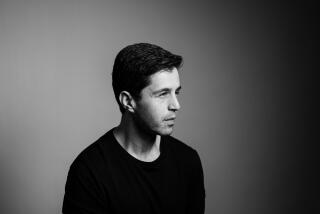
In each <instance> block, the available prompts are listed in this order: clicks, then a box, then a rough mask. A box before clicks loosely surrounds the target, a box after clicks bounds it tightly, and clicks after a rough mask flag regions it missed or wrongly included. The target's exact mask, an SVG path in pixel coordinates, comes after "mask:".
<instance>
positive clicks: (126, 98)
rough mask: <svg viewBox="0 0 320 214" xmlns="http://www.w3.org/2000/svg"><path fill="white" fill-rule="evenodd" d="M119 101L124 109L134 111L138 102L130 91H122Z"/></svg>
mask: <svg viewBox="0 0 320 214" xmlns="http://www.w3.org/2000/svg"><path fill="white" fill-rule="evenodd" d="M119 101H120V103H121V105H122V107H123V108H124V109H126V110H128V111H129V112H131V113H134V110H135V107H136V103H135V101H134V99H133V97H132V96H131V94H130V93H129V92H127V91H121V92H120V94H119Z"/></svg>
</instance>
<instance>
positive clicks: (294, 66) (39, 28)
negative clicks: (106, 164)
mask: <svg viewBox="0 0 320 214" xmlns="http://www.w3.org/2000/svg"><path fill="white" fill-rule="evenodd" d="M222 2H223V3H222ZM305 9H306V8H305V4H304V5H302V4H294V3H291V5H286V4H281V3H275V2H273V3H270V2H269V3H263V2H259V3H257V2H256V1H252V2H249V1H245V2H244V1H235V0H234V1H220V2H218V1H193V2H191V1H169V0H162V1H147V0H146V1H103V0H100V1H98V0H91V1H84V0H80V1H75V0H74V1H73V0H57V1H40V0H28V1H16V0H1V1H0V72H1V73H0V102H1V103H0V170H1V171H0V173H1V174H0V175H1V176H0V213H4V214H5V213H8V214H20V213H21V214H24V213H30V214H38V213H39V214H40V213H48V214H51V213H52V214H54V213H60V212H61V206H62V200H63V195H64V185H65V181H66V176H67V172H68V169H69V166H70V164H71V162H72V161H73V160H74V158H75V157H76V155H77V154H79V152H80V151H82V150H83V149H84V148H85V147H86V146H88V145H89V144H90V143H92V142H93V141H95V140H96V139H97V138H99V137H100V136H101V135H102V134H104V133H105V132H106V131H108V130H109V129H110V128H112V127H114V126H115V125H117V124H118V122H119V119H120V112H119V111H118V107H117V104H116V102H115V100H114V97H113V92H112V87H111V78H110V77H111V76H110V75H111V70H112V65H113V60H114V57H115V55H116V54H117V53H118V51H119V50H120V49H121V48H123V47H124V46H126V45H128V44H132V43H135V42H151V43H155V44H158V45H160V46H162V47H164V48H166V49H168V50H170V51H172V52H173V53H177V54H181V55H183V56H184V61H185V62H184V66H183V69H182V71H181V82H182V86H183V92H182V95H181V98H180V102H181V105H182V109H181V111H180V112H179V114H178V120H177V124H176V128H175V132H174V136H175V137H177V138H179V139H181V140H183V141H184V142H186V143H187V144H189V145H191V146H192V147H193V148H195V149H197V151H198V152H199V154H200V156H201V159H202V163H203V168H204V173H205V186H206V196H207V198H206V213H207V214H211V213H217V214H233V213H234V214H239V213H246V214H248V213H249V214H250V213H252V214H255V213H259V214H260V213H279V214H280V213H293V212H297V213H299V212H300V211H305V210H306V209H308V208H309V207H310V206H311V205H310V204H311V203H309V202H308V200H309V199H308V198H309V197H308V194H309V193H310V192H309V190H308V188H309V187H310V182H309V174H308V171H307V170H306V167H305V166H306V161H308V160H309V156H307V155H306V154H305V152H306V150H307V149H306V148H307V146H306V142H308V141H309V139H308V138H306V136H307V135H306V133H307V128H306V127H307V124H306V123H305V122H304V118H305V117H306V114H307V112H308V111H309V105H308V100H307V96H306V94H307V91H308V89H309V88H308V87H309V84H308V81H309V79H310V76H309V75H308V71H309V70H310V69H312V67H311V66H310V63H309V61H308V60H309V58H308V57H307V54H308V51H309V49H310V47H311V46H312V40H310V39H309V35H310V33H309V30H310V26H309V25H305V23H304V21H306V20H307V21H308V20H309V18H311V16H310V17H309V16H305V14H304V12H305ZM309 15H310V14H309ZM310 20H311V19H310ZM311 27H312V26H311ZM302 71H303V72H302Z"/></svg>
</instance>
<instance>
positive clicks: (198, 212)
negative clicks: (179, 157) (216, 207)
mask: <svg viewBox="0 0 320 214" xmlns="http://www.w3.org/2000/svg"><path fill="white" fill-rule="evenodd" d="M193 160H194V162H193V163H192V172H191V176H190V177H191V180H190V182H189V188H188V189H189V192H188V209H187V212H188V214H203V213H204V211H205V187H204V176H203V169H202V164H201V160H200V157H199V155H198V153H197V152H196V151H195V155H194V159H193Z"/></svg>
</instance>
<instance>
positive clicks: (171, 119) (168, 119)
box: [164, 117, 176, 121]
mask: <svg viewBox="0 0 320 214" xmlns="http://www.w3.org/2000/svg"><path fill="white" fill-rule="evenodd" d="M175 119H176V117H169V118H166V119H164V120H165V121H174V120H175Z"/></svg>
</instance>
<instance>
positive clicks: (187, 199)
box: [63, 43, 205, 214]
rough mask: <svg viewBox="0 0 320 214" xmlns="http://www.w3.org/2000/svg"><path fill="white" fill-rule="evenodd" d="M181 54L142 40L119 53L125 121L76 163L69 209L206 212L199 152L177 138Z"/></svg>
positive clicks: (117, 84)
mask: <svg viewBox="0 0 320 214" xmlns="http://www.w3.org/2000/svg"><path fill="white" fill-rule="evenodd" d="M181 63H182V57H181V56H178V55H174V54H172V53H170V52H169V51H166V50H164V49H162V48H161V47H158V46H156V45H152V44H147V43H139V44H133V45H130V46H127V47H125V48H124V49H122V50H121V51H120V52H119V53H118V55H117V56H116V59H115V62H114V66H113V72H112V85H113V90H114V94H115V98H116V100H117V102H118V104H119V107H120V111H121V113H122V118H121V122H120V125H119V126H118V127H115V128H113V129H111V130H110V131H108V132H107V133H106V134H105V135H104V136H102V137H101V138H100V139H98V140H97V141H96V142H95V143H93V144H91V145H90V146H89V147H87V148H86V149H85V150H84V151H82V152H81V153H80V155H79V156H78V157H77V158H76V160H75V161H74V162H73V163H72V165H71V167H70V170H69V174H68V178H67V183H66V188H65V196H64V201H63V213H65V214H70V213H78V214H82V213H83V214H87V213H88V214H89V213H92V214H100V213H111V214H118V213H119V214H120V213H121V214H124V213H130V214H132V213H133V214H135V213H137V214H144V213H146V214H158V213H159V214H160V213H175V214H179V213H194V214H201V213H204V206H205V190H204V182H203V171H202V166H201V162H200V158H199V156H198V154H197V152H196V151H195V150H194V149H192V148H190V147H189V146H187V145H186V144H184V143H182V142H180V141H179V140H177V139H175V138H173V137H171V136H170V134H171V133H172V131H173V126H174V123H175V118H176V114H177V111H178V110H179V109H180V104H179V102H178V98H177V97H178V94H179V92H180V90H181V85H180V79H179V71H178V69H179V68H180V66H181Z"/></svg>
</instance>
